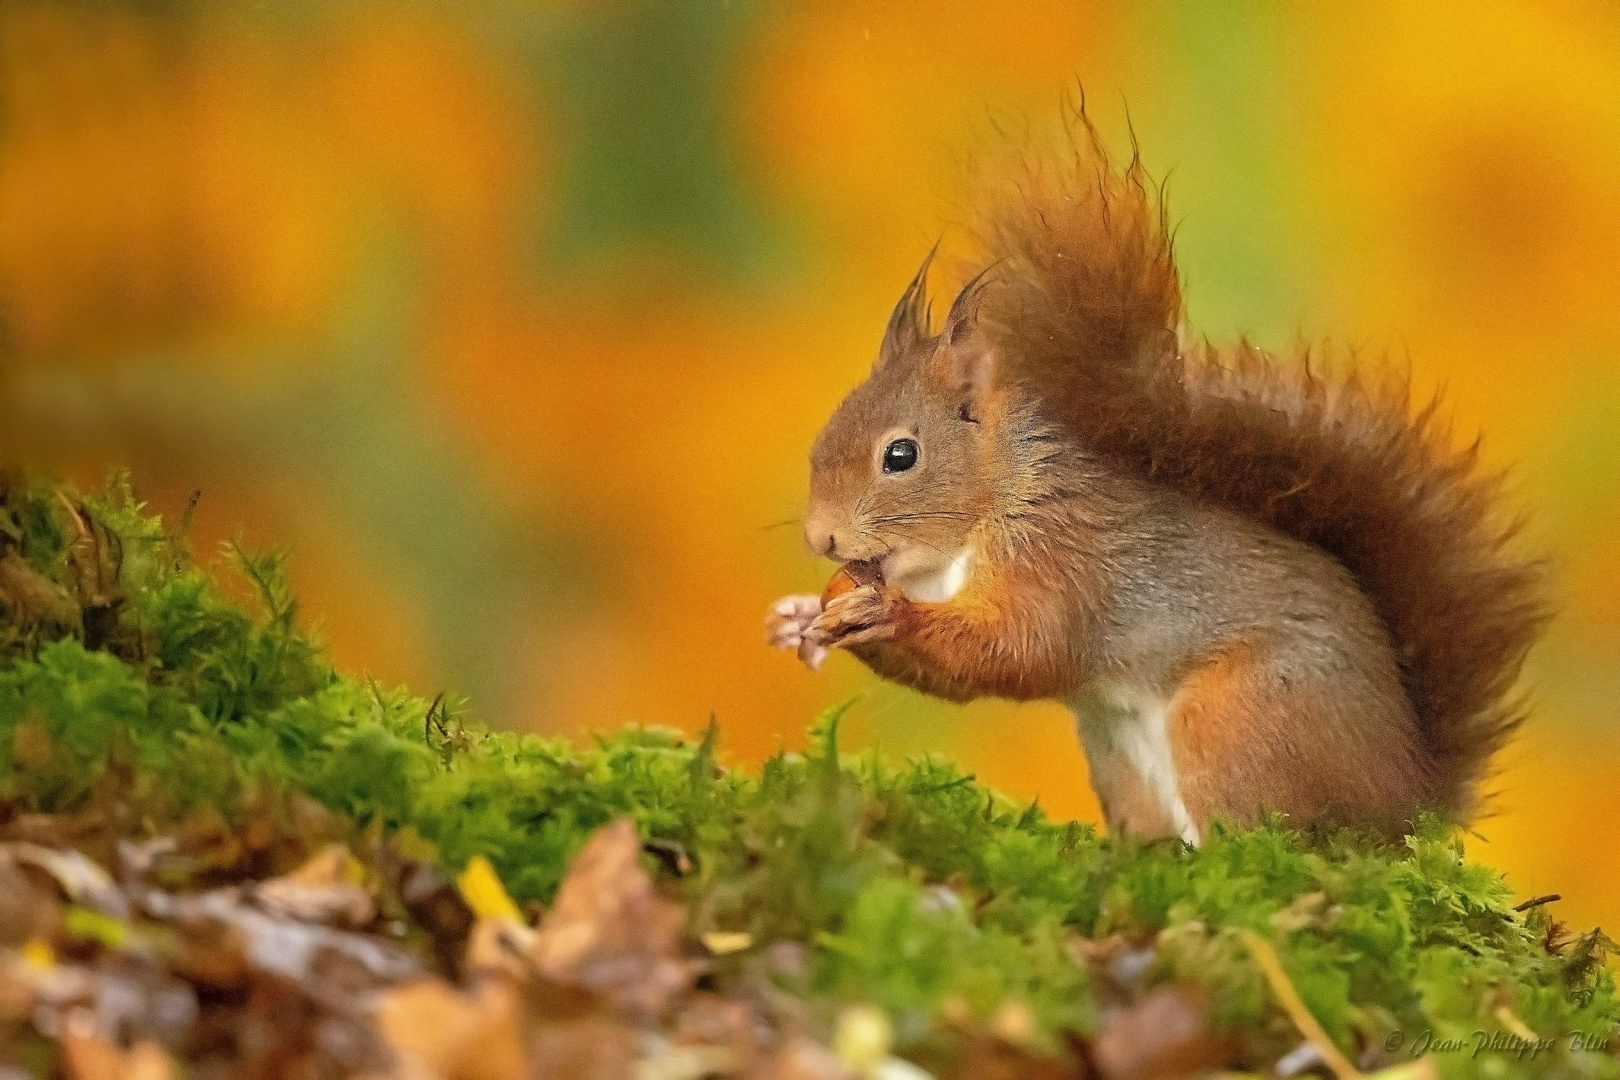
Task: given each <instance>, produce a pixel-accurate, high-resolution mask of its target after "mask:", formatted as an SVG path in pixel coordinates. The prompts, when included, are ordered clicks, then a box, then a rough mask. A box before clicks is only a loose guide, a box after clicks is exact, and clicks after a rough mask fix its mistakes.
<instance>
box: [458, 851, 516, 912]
mask: <svg viewBox="0 0 1620 1080" xmlns="http://www.w3.org/2000/svg"><path fill="white" fill-rule="evenodd" d="M456 885H457V887H458V888H460V889H461V895H462V898H463V899H465V900H466V901H467V906H468V907H470V908H472V910H473V914H474V915H477V916H478V917H479V918H480V919H511V920H512V921H513V922H519V923H520V922H522V921H523V913H522V912H521V911H519V910H518V906H517V905H516V904H514V903H513V902H512V898H511V897H510V896H508V895H507V893H506V887H505V886H504V885H502V884H501V879H500V878H499V877H498V876H497V875H496V873H495V868H494V867H493V866H491V865H489V860H488V859H486V858H484V857H483V856H482V855H474V856H473V857H472V861H471V862H469V863H468V864H467V868H466V869H465V870H463V871H462V872H461V876H460V877H459V878H457V879H456Z"/></svg>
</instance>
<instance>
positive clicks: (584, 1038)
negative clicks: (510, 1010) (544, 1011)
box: [529, 1016, 642, 1080]
mask: <svg viewBox="0 0 1620 1080" xmlns="http://www.w3.org/2000/svg"><path fill="white" fill-rule="evenodd" d="M529 1046H530V1057H529V1076H530V1077H531V1078H532V1080H638V1076H637V1064H638V1062H639V1061H640V1059H641V1055H642V1040H641V1037H640V1036H639V1035H638V1034H637V1033H636V1031H635V1030H634V1029H633V1028H630V1027H627V1026H625V1025H624V1024H621V1023H617V1022H615V1021H613V1020H609V1019H606V1018H605V1017H602V1016H583V1017H580V1018H578V1019H574V1020H568V1021H565V1022H563V1023H557V1024H547V1025H545V1026H544V1027H542V1028H540V1029H539V1030H538V1031H536V1032H535V1033H534V1036H533V1038H532V1039H531V1040H530V1044H529Z"/></svg>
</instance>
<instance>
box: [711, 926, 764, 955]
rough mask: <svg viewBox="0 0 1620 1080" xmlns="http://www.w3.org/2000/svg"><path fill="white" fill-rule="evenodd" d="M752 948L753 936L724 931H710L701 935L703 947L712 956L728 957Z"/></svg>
mask: <svg viewBox="0 0 1620 1080" xmlns="http://www.w3.org/2000/svg"><path fill="white" fill-rule="evenodd" d="M753 946H754V935H753V934H739V933H730V932H727V931H724V930H711V931H709V932H708V933H707V934H704V935H703V947H704V948H705V949H708V950H709V952H710V953H711V954H712V955H714V956H729V955H730V954H731V953H735V952H742V951H743V950H744V949H751V948H753Z"/></svg>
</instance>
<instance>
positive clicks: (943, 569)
mask: <svg viewBox="0 0 1620 1080" xmlns="http://www.w3.org/2000/svg"><path fill="white" fill-rule="evenodd" d="M908 562H909V560H906V559H898V560H896V561H895V565H894V566H893V567H885V576H886V577H887V578H888V581H889V584H891V585H893V586H894V587H895V588H897V589H899V590H900V591H901V592H902V593H905V595H906V597H907V599H910V600H917V601H921V602H922V603H932V604H939V603H944V602H945V601H946V600H949V599H951V598H952V597H953V596H955V595H956V594H957V593H959V592H961V591H962V586H963V585H966V584H967V579H968V570H969V568H970V567H971V566H972V563H973V549H972V548H971V547H965V548H963V549H962V550H961V551H959V552H957V553H956V554H955V555H953V556H951V557H950V558H949V559H947V560H945V561H944V562H943V563H942V562H941V561H940V560H939V559H938V558H937V557H935V558H933V559H928V560H926V561H923V562H921V563H920V564H914V565H907V563H908Z"/></svg>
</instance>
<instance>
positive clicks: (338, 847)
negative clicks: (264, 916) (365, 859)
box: [253, 844, 377, 927]
mask: <svg viewBox="0 0 1620 1080" xmlns="http://www.w3.org/2000/svg"><path fill="white" fill-rule="evenodd" d="M363 874H364V872H363V870H362V869H361V867H360V864H359V862H358V861H357V860H356V859H355V857H354V855H353V854H351V853H350V851H349V849H348V848H346V847H344V846H343V845H342V844H329V845H327V847H326V848H324V849H323V850H322V851H321V853H320V854H318V855H316V856H315V857H314V858H313V859H310V860H309V861H308V862H306V863H304V865H302V866H300V867H299V868H298V869H296V870H294V871H293V872H292V873H290V874H283V875H282V876H280V877H276V878H271V879H270V880H268V881H264V882H260V883H259V884H258V885H255V886H254V887H253V900H254V902H255V903H257V904H258V905H259V907H261V908H263V909H264V910H265V911H268V912H270V913H271V914H274V915H281V916H283V917H286V918H290V919H299V920H302V921H305V922H319V923H332V924H336V925H339V926H349V927H362V926H367V925H369V924H370V923H371V922H372V920H373V919H375V918H376V917H377V908H376V905H375V904H374V903H373V902H372V899H371V894H370V893H369V892H367V891H366V890H365V889H364V888H363V887H361V885H360V881H361V880H362V879H363Z"/></svg>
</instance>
